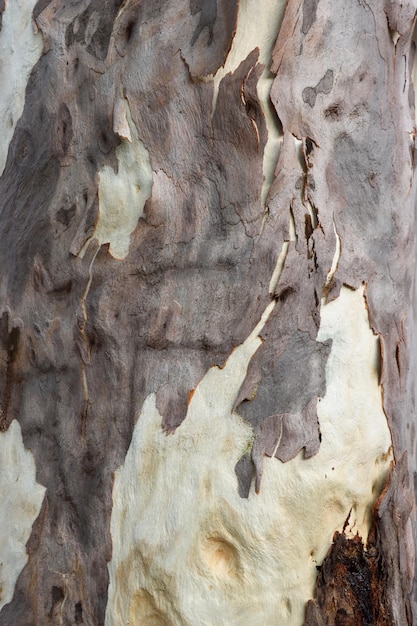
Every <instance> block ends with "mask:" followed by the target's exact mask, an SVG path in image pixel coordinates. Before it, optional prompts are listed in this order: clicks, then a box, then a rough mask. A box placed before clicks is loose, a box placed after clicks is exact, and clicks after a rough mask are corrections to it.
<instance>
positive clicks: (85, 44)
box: [0, 0, 417, 626]
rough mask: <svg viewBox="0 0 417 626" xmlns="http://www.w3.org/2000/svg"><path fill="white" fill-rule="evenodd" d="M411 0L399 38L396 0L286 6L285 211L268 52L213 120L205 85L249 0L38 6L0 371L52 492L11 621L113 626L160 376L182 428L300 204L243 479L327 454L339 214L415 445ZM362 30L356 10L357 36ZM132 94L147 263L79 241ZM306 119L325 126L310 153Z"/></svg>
mask: <svg viewBox="0 0 417 626" xmlns="http://www.w3.org/2000/svg"><path fill="white" fill-rule="evenodd" d="M397 4H398V3H392V2H391V3H386V7H385V8H386V11H387V12H389V11H391V12H392V13H390V17H389V20H390V28H391V29H393V28H394V26H395V24H397V23H398V30H399V31H400V32H401V37H400V39H399V42H398V43H397V48H396V49H394V46H393V44H392V41H391V38H390V35H389V30H388V22H387V19H386V14H385V12H384V10H383V9H384V7H383V6H382V5H381V6H380V4H379V3H377V2H376V1H375V2H371V3H364V2H363V3H355V4H354V5H353V4H352V5H351V4H349V5H346V3H345V2H344V0H338V1H336V2H334V1H333V0H321V1H320V2H313V1H311V2H305V3H301V2H299V1H297V2H294V1H291V0H290V1H289V2H288V6H287V12H286V18H285V22H284V25H283V28H282V30H281V35H280V40H279V42H278V44H277V47H276V55H275V71H276V72H277V78H276V81H275V84H274V89H273V101H274V104H275V106H276V109H277V111H278V114H279V116H280V119H281V120H282V122H283V128H284V131H285V136H284V143H283V148H282V151H281V155H280V160H279V163H278V166H277V170H276V180H275V182H274V184H273V186H272V189H271V191H270V195H269V199H268V214H267V215H266V216H264V215H263V214H262V206H261V201H260V198H261V189H262V182H263V175H262V156H263V151H264V147H265V142H266V129H265V122H264V119H263V114H262V111H261V107H260V104H259V101H258V97H257V92H256V84H257V80H258V79H259V75H260V72H261V67H260V66H259V64H257V51H253V52H252V53H251V54H250V55H249V56H248V58H247V59H246V60H245V61H244V62H243V63H242V64H241V65H240V67H239V68H238V69H237V70H236V72H235V73H234V74H233V75H228V76H226V77H225V79H224V80H223V81H222V83H221V84H220V89H219V95H218V99H217V105H216V111H215V113H214V115H213V118H212V97H213V87H212V84H211V83H210V82H205V81H204V80H199V78H200V77H207V76H208V75H209V74H210V73H214V72H215V71H216V70H217V69H218V67H219V66H220V65H221V64H222V63H223V62H224V59H225V56H226V54H227V51H228V49H229V48H230V45H231V41H232V37H233V32H234V29H235V22H236V7H237V2H227V1H223V0H218V1H217V2H216V1H215V0H206V1H205V2H202V1H200V0H191V1H190V2H189V1H188V0H181V1H178V0H157V1H155V2H141V1H139V0H128V1H126V2H124V3H121V2H120V1H119V0H113V1H110V0H107V1H106V2H101V1H99V0H82V1H81V2H78V3H72V2H65V1H64V0H52V1H48V0H40V2H39V3H38V5H37V8H36V9H35V12H34V15H35V17H36V19H37V23H38V26H39V28H40V29H41V31H42V33H43V36H44V41H45V50H44V55H43V57H42V58H41V60H40V61H39V63H38V64H37V66H36V68H35V69H34V71H33V73H32V76H31V79H30V82H29V85H28V87H27V92H26V104H25V110H24V113H23V115H22V117H21V119H20V121H19V123H18V125H17V128H16V132H15V136H14V138H13V141H12V144H11V146H10V150H9V155H8V162H7V165H6V168H5V171H4V174H3V176H2V177H1V179H0V198H1V216H0V238H1V241H2V246H1V248H0V264H1V267H2V277H1V284H0V297H1V311H2V312H3V313H2V317H1V323H0V339H1V342H2V344H1V349H2V350H3V352H2V356H3V358H2V360H1V361H0V367H1V372H0V374H1V377H2V381H6V385H5V387H4V388H2V390H1V391H2V394H3V398H2V400H1V407H2V410H3V414H2V416H1V420H2V427H3V428H6V427H7V425H8V424H9V423H10V422H11V420H12V419H13V418H17V419H18V420H19V422H20V424H21V427H22V433H23V438H24V443H25V445H26V446H27V447H28V448H30V449H31V450H32V452H33V454H34V457H35V460H36V465H37V480H38V482H39V483H41V484H42V485H44V486H46V488H47V495H46V498H45V501H44V505H43V509H42V512H41V515H40V516H39V518H38V520H37V522H36V524H35V525H34V528H33V533H32V537H31V540H30V542H29V544H28V554H29V561H28V564H27V566H26V567H25V569H24V571H23V572H22V574H21V576H20V578H19V581H18V584H17V587H16V591H15V596H14V598H13V601H12V602H11V603H10V604H9V605H8V606H6V607H5V608H4V609H3V611H2V612H1V614H0V624H2V625H11V624H13V625H14V626H18V625H22V626H23V625H24V624H27V623H34V624H42V626H44V625H46V624H54V623H56V622H57V620H62V622H63V623H85V624H97V623H98V624H102V623H103V620H104V612H105V606H106V600H107V583H108V572H107V566H106V564H107V561H108V560H109V558H110V553H111V542H110V533H109V520H110V513H111V506H112V498H111V488H112V482H113V472H114V470H115V468H116V467H117V466H119V465H120V464H121V463H122V462H123V459H124V456H125V453H126V450H127V448H128V446H129V443H130V440H131V435H132V429H133V425H134V422H135V419H136V417H137V413H138V412H139V411H140V407H141V406H142V403H143V400H144V399H145V397H146V396H147V395H148V394H149V393H151V392H156V394H157V405H158V408H159V410H160V412H161V414H162V415H163V427H164V428H165V430H166V431H167V432H170V431H172V430H173V429H175V428H176V427H177V426H178V425H179V424H180V423H181V421H182V420H183V419H184V417H185V414H186V410H187V401H188V398H189V396H190V392H191V391H192V390H193V389H194V388H195V386H196V385H197V384H198V382H199V380H200V379H201V378H202V376H203V375H204V374H205V373H206V371H207V370H208V368H210V367H211V366H212V365H218V366H220V367H221V366H222V365H223V364H224V363H225V360H226V359H227V357H228V356H229V354H230V352H231V351H232V350H233V348H234V347H235V346H237V345H239V344H241V343H242V342H243V341H244V340H245V339H246V338H247V336H248V335H249V333H250V332H251V331H252V329H253V328H254V327H255V325H256V323H257V322H258V321H259V319H260V317H261V314H262V312H263V311H264V309H265V307H266V306H267V304H268V303H269V302H270V300H271V296H270V294H269V293H268V287H269V281H270V278H271V275H272V273H273V270H274V268H275V265H276V261H277V257H278V255H279V253H280V251H281V247H282V243H283V241H284V240H289V232H288V228H289V218H290V215H292V216H293V219H294V223H295V230H296V235H297V237H296V241H295V242H294V243H291V244H290V247H289V252H288V256H287V259H286V263H285V268H284V272H283V274H282V277H281V279H280V282H279V284H278V286H277V289H276V293H275V294H273V296H272V297H274V298H276V299H277V306H276V308H275V310H274V313H273V315H272V316H271V318H270V320H269V322H268V324H267V326H266V327H265V329H264V332H263V335H262V337H263V340H264V342H263V345H262V346H261V348H260V349H259V350H258V353H257V354H256V356H255V357H254V359H253V360H252V363H251V366H250V369H249V371H248V376H247V379H246V381H245V383H244V385H243V386H242V389H241V392H240V394H239V398H238V400H237V403H236V406H237V408H238V410H239V412H241V413H242V415H243V416H244V417H245V418H246V419H248V420H249V421H250V422H251V424H253V426H254V429H255V433H256V441H255V446H254V451H253V454H252V460H251V459H248V458H247V457H245V459H244V460H243V461H242V462H241V463H240V464H238V466H239V467H237V470H236V471H237V473H238V475H239V477H240V478H241V480H240V493H241V495H245V494H247V491H248V488H249V486H250V481H251V477H252V463H253V462H254V463H255V467H256V472H257V487H258V488H259V481H260V476H261V472H262V457H263V454H273V453H274V451H275V448H276V447H277V444H278V443H279V445H278V447H277V449H276V452H275V454H276V456H277V457H278V458H279V459H281V460H283V461H286V460H289V459H290V458H292V457H293V456H294V455H295V454H297V452H298V451H299V450H301V449H303V448H304V449H305V454H306V455H307V456H308V455H311V454H314V453H315V451H317V449H318V445H319V442H320V432H319V425H318V423H317V414H316V407H315V404H316V398H317V396H319V395H323V393H324V391H325V388H324V366H325V362H326V358H327V355H328V353H329V349H330V346H329V345H328V344H327V343H324V344H320V343H318V342H317V341H316V336H317V329H318V326H319V307H320V298H321V297H322V295H323V294H324V293H325V291H326V290H325V282H326V276H327V273H328V271H329V270H330V267H331V261H332V257H333V252H334V249H335V241H336V240H335V235H334V230H333V222H334V224H335V226H336V229H337V232H338V233H339V234H340V236H341V239H342V247H343V255H342V260H341V263H340V264H339V268H338V272H337V277H336V279H335V281H334V286H333V290H332V292H331V297H334V296H335V295H337V289H338V286H339V285H340V284H341V283H342V282H345V283H347V284H349V285H351V286H355V287H357V286H359V284H360V283H361V282H362V281H365V282H367V283H368V291H367V295H368V303H369V308H370V316H371V320H372V324H373V328H374V329H375V331H376V332H377V333H378V334H379V335H380V336H381V344H382V346H383V349H384V350H383V351H384V360H383V369H382V381H383V384H384V392H385V408H386V410H387V415H388V417H389V419H390V424H391V427H392V432H393V436H394V445H395V452H396V455H397V457H398V455H399V454H400V452H401V451H402V450H403V449H406V448H408V447H410V445H409V437H410V435H409V433H408V430H407V420H408V415H409V414H410V410H411V408H412V406H413V402H414V382H413V381H412V379H411V376H410V378H407V366H408V361H407V359H408V356H407V355H408V349H407V346H408V332H409V331H408V328H409V326H408V325H410V326H411V319H412V315H411V311H409V310H408V308H407V305H406V303H407V302H408V301H409V296H408V290H409V289H410V286H411V284H412V278H413V272H412V270H411V269H410V267H409V264H408V263H407V262H404V259H405V260H407V259H411V258H415V250H414V247H413V246H414V244H413V242H412V241H411V238H410V237H409V232H411V230H412V228H413V226H414V221H413V214H412V199H414V192H413V191H412V192H410V194H409V195H407V194H408V191H409V187H410V184H411V180H412V167H413V158H414V157H413V154H414V153H413V148H411V149H410V144H409V135H408V132H409V131H410V132H411V129H412V124H411V121H410V120H411V116H409V117H407V116H408V111H409V101H408V98H409V93H410V89H409V82H407V81H409V79H408V74H407V72H405V73H404V71H403V67H402V65H401V64H403V63H404V58H405V59H406V60H407V59H408V58H409V56H408V55H409V45H410V44H409V35H410V32H411V27H412V24H411V20H412V14H413V10H412V6H413V5H411V4H410V5H409V7H411V9H410V10H409V11H408V12H407V11H405V10H404V11H403V10H401V11H400V10H398V11H397V12H396V11H395V8H394V7H395V6H396V5H397ZM410 15H411V17H410ZM340 24H348V26H349V27H346V28H344V29H343V35H341V34H340V27H339V26H340ZM346 49H347V50H355V51H356V53H355V60H354V61H346V59H345V57H344V54H345V52H344V51H345V50H346ZM349 63H350V64H349ZM312 67H313V68H319V71H318V72H316V73H317V75H313V73H312V71H311V68H312ZM404 77H405V78H404ZM404 81H406V83H404ZM303 94H304V97H303ZM381 94H382V95H381ZM120 98H125V99H126V100H127V103H128V105H129V108H130V111H131V114H132V118H133V121H134V123H135V125H136V127H137V128H138V133H139V137H140V139H141V141H142V142H143V144H144V145H145V147H146V148H147V150H148V151H149V154H150V160H151V163H152V168H153V175H154V180H153V182H154V185H153V192H152V197H151V198H150V199H149V200H148V202H147V203H146V206H145V218H144V219H140V221H139V223H138V227H137V229H136V231H135V232H134V234H133V235H132V238H131V245H130V252H129V255H128V256H127V257H126V259H124V260H122V261H120V260H116V259H114V258H113V257H111V255H110V254H109V252H108V247H107V246H102V248H101V249H100V250H97V244H96V243H95V242H94V241H90V243H89V245H88V247H87V250H86V251H85V254H84V256H83V257H82V258H81V256H78V255H79V254H80V253H81V251H82V250H83V247H84V246H85V244H86V243H87V242H88V241H89V240H90V238H91V237H92V236H93V234H94V228H95V225H96V223H97V219H98V212H99V206H98V173H99V171H100V169H101V168H102V167H103V166H104V165H107V166H112V167H113V168H114V169H115V171H116V169H117V159H116V154H115V150H116V147H117V146H118V144H119V141H120V139H119V137H118V136H117V135H116V134H115V132H114V131H113V111H114V107H115V104H116V102H117V100H118V99H120ZM404 120H406V121H405V122H404ZM293 136H297V137H299V138H300V139H302V140H303V146H304V152H303V155H302V158H301V160H300V159H299V158H298V155H297V153H296V149H295V145H294V137H293ZM394 147H395V148H394ZM393 149H395V153H394V154H393V155H392V158H391V151H392V150H393ZM381 154H388V155H390V158H386V159H381ZM300 161H301V162H300ZM404 198H406V200H405V201H404ZM365 205H366V206H365ZM263 218H265V219H263ZM407 316H408V317H407ZM19 320H20V321H19ZM16 329H19V330H16ZM393 329H394V331H393ZM17 335H19V341H18V342H17V341H16V339H17ZM416 354H417V351H416ZM416 358H417V357H416ZM411 365H412V363H411ZM411 371H415V368H414V369H413V368H411ZM8 381H10V382H8ZM300 389H302V390H303V391H302V393H301V394H300ZM405 389H407V390H408V392H407V394H408V395H407V394H406V395H405V396H404V390H405ZM255 392H256V393H255ZM404 397H405V399H403V400H401V398H404ZM251 398H253V400H252V401H250V399H251ZM213 435H214V436H215V433H214V434H213ZM410 453H412V454H410V459H411V462H410V464H411V466H412V468H413V469H415V454H414V450H411V449H410ZM241 470H242V471H241ZM249 474H250V476H249ZM383 519H384V520H385V522H384V524H385V526H384V528H385V531H384V532H386V535H387V541H388V543H389V545H393V546H394V547H395V545H397V544H398V545H404V554H405V555H410V553H411V552H410V551H411V550H414V548H413V547H411V543H412V536H411V535H410V533H409V534H408V535H407V541H409V544H407V543H406V540H405V539H404V537H405V534H404V529H403V526H402V525H401V524H399V525H398V524H397V525H395V523H394V526H392V524H391V525H390V523H389V520H390V519H394V518H393V511H392V510H391V509H390V508H389V507H388V509H387V512H386V513H384V518H383ZM394 531H395V533H394ZM401 542H403V543H401ZM382 550H383V549H382V548H381V551H382ZM400 567H401V572H402V576H403V577H404V578H403V579H402V580H403V581H405V582H404V583H403V586H402V588H401V589H398V588H397V587H395V588H394V586H393V584H391V583H390V584H389V585H388V590H387V594H388V597H389V601H390V602H391V604H392V605H393V606H394V605H395V606H401V603H403V604H402V605H404V599H403V597H402V595H401V593H402V590H405V592H407V590H408V589H409V587H408V586H407V585H409V584H410V578H409V573H408V570H407V571H405V570H404V565H403V563H402V561H401V563H400ZM405 592H404V593H405ZM80 620H82V621H80ZM410 623H411V622H410Z"/></svg>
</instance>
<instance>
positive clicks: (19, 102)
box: [0, 0, 43, 176]
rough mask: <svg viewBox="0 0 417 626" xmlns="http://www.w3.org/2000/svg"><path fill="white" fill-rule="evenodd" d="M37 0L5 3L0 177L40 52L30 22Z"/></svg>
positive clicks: (0, 37)
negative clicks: (30, 76) (30, 77)
mask: <svg viewBox="0 0 417 626" xmlns="http://www.w3.org/2000/svg"><path fill="white" fill-rule="evenodd" d="M36 2H37V0H8V1H7V2H6V7H5V10H4V13H3V23H2V29H1V31H0V176H1V175H2V174H3V171H4V168H5V166H6V160H7V153H8V150H9V145H10V142H11V140H12V138H13V134H14V131H15V128H16V124H17V122H18V121H19V119H20V116H21V115H22V113H23V107H24V104H25V91H26V85H27V82H28V80H29V75H30V73H31V71H32V69H33V67H34V65H35V64H36V63H37V62H38V60H39V58H40V56H41V54H42V48H43V40H42V35H41V34H40V33H38V32H37V31H36V25H35V23H34V22H33V20H32V13H33V8H34V6H35V4H36Z"/></svg>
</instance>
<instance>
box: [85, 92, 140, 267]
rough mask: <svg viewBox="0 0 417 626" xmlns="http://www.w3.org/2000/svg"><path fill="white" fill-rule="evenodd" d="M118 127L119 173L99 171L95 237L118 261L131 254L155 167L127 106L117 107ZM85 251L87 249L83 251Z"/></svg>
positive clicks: (117, 154) (106, 167)
mask: <svg viewBox="0 0 417 626" xmlns="http://www.w3.org/2000/svg"><path fill="white" fill-rule="evenodd" d="M115 128H116V130H117V132H119V134H120V136H121V139H122V142H121V144H120V146H119V147H118V148H117V149H116V156H117V161H118V171H117V172H115V171H114V170H113V169H112V168H111V167H108V166H105V167H103V168H102V170H101V171H100V174H99V176H100V185H99V192H98V194H99V209H100V213H99V219H98V222H97V227H96V230H95V232H94V235H93V237H95V238H96V239H98V241H99V242H100V245H102V244H105V243H109V244H110V247H109V251H110V254H111V255H112V256H114V257H115V258H116V259H124V258H125V257H126V255H127V254H128V252H129V245H130V235H131V234H132V233H133V231H134V230H135V228H136V226H137V223H138V220H139V218H140V217H142V216H143V207H144V206H145V202H146V200H147V199H148V198H150V196H151V192H152V167H151V161H150V157H149V153H148V151H147V149H146V148H145V146H144V145H143V143H142V142H141V140H140V139H139V135H138V131H137V128H136V126H135V123H134V122H133V120H132V117H131V115H130V110H129V107H128V105H127V103H125V104H124V107H123V106H121V105H120V103H117V105H116V107H115ZM84 249H85V248H84Z"/></svg>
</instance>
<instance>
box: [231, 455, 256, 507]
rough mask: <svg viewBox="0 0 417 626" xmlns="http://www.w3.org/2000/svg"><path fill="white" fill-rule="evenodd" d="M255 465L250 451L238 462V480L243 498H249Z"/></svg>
mask: <svg viewBox="0 0 417 626" xmlns="http://www.w3.org/2000/svg"><path fill="white" fill-rule="evenodd" d="M254 469H255V468H254V465H253V461H252V457H251V455H250V453H248V452H247V453H246V454H244V455H243V456H242V457H241V458H240V459H239V461H238V462H237V463H236V466H235V472H236V476H237V480H238V488H239V495H240V497H241V498H248V497H249V492H250V487H251V484H252V478H253V476H254Z"/></svg>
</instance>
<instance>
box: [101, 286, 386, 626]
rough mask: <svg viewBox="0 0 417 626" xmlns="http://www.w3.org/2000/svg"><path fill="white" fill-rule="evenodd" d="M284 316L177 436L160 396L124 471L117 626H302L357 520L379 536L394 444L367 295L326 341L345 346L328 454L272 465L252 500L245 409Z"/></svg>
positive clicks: (330, 321)
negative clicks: (243, 477)
mask: <svg viewBox="0 0 417 626" xmlns="http://www.w3.org/2000/svg"><path fill="white" fill-rule="evenodd" d="M272 308H273V305H271V306H270V307H269V309H268V310H267V311H266V312H265V316H264V318H263V320H262V322H261V323H260V324H259V325H258V327H257V328H256V329H255V331H254V332H253V333H252V335H251V336H250V337H249V338H248V339H247V340H246V341H245V343H244V344H243V345H242V346H240V347H239V348H237V349H236V350H235V351H234V352H233V353H232V354H231V355H230V357H229V359H228V361H227V364H226V366H225V367H224V368H223V369H222V370H220V369H218V368H216V367H214V368H212V369H210V370H209V371H208V372H207V374H206V375H205V377H204V378H203V380H202V381H201V382H200V384H199V385H198V387H197V389H196V391H195V393H194V396H193V398H192V400H191V403H190V406H189V411H188V415H187V417H186V419H185V420H184V422H183V423H182V424H181V426H180V427H179V428H178V429H177V430H176V432H175V433H174V434H172V435H169V436H166V435H165V434H164V433H163V432H162V430H161V416H160V415H159V413H158V411H157V409H156V406H155V397H154V395H151V396H149V397H148V398H147V400H146V401H145V403H144V405H143V407H142V410H141V414H140V417H139V419H138V421H137V424H136V427H135V430H134V434H133V439H132V442H131V445H130V448H129V451H128V453H127V455H126V459H125V463H124V465H123V466H122V467H121V468H120V469H119V470H118V471H117V472H116V476H115V483H114V489H113V512H112V520H111V533H112V539H113V558H112V560H111V562H110V563H109V574H110V586H109V598H108V606H107V614H106V626H119V625H120V624H132V625H133V624H145V625H146V624H148V625H149V626H150V625H151V624H152V625H153V626H155V625H160V626H162V625H164V626H203V625H204V626H207V625H212V626H234V625H236V626H244V625H245V626H246V625H247V624H250V625H251V626H272V625H277V626H301V624H302V623H303V620H304V610H305V604H306V602H307V600H308V599H309V598H311V597H312V596H313V588H314V582H315V578H316V574H317V570H316V565H317V564H319V563H321V562H322V560H323V558H324V556H325V554H326V552H327V551H328V549H329V546H330V544H331V540H332V536H333V533H334V531H335V530H336V529H339V530H341V529H342V527H343V524H344V522H345V520H346V519H347V517H348V516H349V512H350V511H351V515H350V526H351V530H352V531H353V532H356V530H358V531H359V532H360V533H361V534H362V536H363V537H364V538H366V535H367V532H368V528H369V520H370V511H371V507H372V505H373V503H374V502H375V499H376V497H377V496H378V495H379V493H380V491H381V488H382V485H383V484H384V481H385V479H386V475H387V471H388V467H389V461H390V445H391V440H390V433H389V430H388V427H387V422H386V418H385V415H384V412H383V410H382V406H381V389H380V387H379V386H378V371H377V370H378V345H377V340H376V338H375V336H374V335H373V334H372V331H371V330H370V328H369V321H368V317H367V311H366V307H365V302H364V297H363V290H362V289H361V290H358V291H351V290H349V289H347V288H342V291H341V295H340V297H339V298H338V299H337V300H335V301H333V302H331V303H330V304H328V305H323V306H322V325H321V328H320V339H321V340H324V339H326V338H328V337H331V338H332V339H333V346H332V351H331V355H330V358H329V360H328V364H327V369H326V378H327V393H326V396H325V397H324V398H323V399H322V400H321V402H320V403H319V416H320V425H321V432H322V444H321V448H320V451H319V453H318V454H317V455H316V456H315V457H313V458H311V459H308V460H305V459H304V458H303V455H302V454H300V455H298V456H297V457H296V458H295V459H293V460H292V461H290V462H289V463H286V464H282V463H281V462H280V461H278V460H277V459H268V458H266V459H265V463H264V474H263V480H262V488H261V493H260V494H259V495H256V494H255V493H254V492H253V489H252V490H251V493H250V496H249V498H248V499H247V500H245V499H241V498H240V497H239V495H238V486H237V479H236V475H235V471H234V468H235V465H236V463H237V461H238V460H239V459H240V458H241V456H242V454H243V453H244V452H245V451H246V450H248V449H249V448H250V446H251V443H252V436H253V433H252V430H251V428H250V427H249V426H248V425H247V424H246V423H245V422H244V421H243V420H242V419H241V418H240V417H239V416H238V415H237V414H235V413H232V407H233V403H234V400H235V398H236V395H237V393H238V390H239V387H240V385H241V383H242V381H243V379H244V376H245V373H246V368H247V366H248V363H249V361H250V359H251V357H252V355H253V354H254V352H255V351H256V349H257V347H258V345H259V342H260V340H259V337H258V333H259V332H260V329H261V327H262V324H263V323H264V321H265V319H266V317H267V316H268V314H269V313H270V311H271V310H272Z"/></svg>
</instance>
